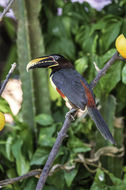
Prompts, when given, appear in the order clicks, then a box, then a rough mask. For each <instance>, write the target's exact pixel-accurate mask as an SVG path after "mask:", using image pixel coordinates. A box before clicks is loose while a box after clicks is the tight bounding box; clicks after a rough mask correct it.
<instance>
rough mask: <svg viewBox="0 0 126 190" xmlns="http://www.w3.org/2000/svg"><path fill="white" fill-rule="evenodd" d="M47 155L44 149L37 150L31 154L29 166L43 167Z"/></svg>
mask: <svg viewBox="0 0 126 190" xmlns="http://www.w3.org/2000/svg"><path fill="white" fill-rule="evenodd" d="M48 155H49V150H48V149H44V148H42V147H41V148H38V149H37V150H36V151H35V153H34V154H33V157H32V160H31V162H30V165H43V164H44V163H45V161H46V160H47V158H48Z"/></svg>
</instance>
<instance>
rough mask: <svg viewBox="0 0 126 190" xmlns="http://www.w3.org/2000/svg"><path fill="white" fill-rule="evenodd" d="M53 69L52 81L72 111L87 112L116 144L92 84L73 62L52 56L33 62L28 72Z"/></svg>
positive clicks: (100, 129) (103, 133) (111, 141)
mask: <svg viewBox="0 0 126 190" xmlns="http://www.w3.org/2000/svg"><path fill="white" fill-rule="evenodd" d="M34 68H51V70H52V71H51V74H50V80H51V83H52V85H53V86H54V87H55V89H56V91H57V92H58V93H59V94H60V95H61V97H62V98H63V99H64V100H65V101H66V102H68V103H69V104H70V105H71V107H72V109H71V111H72V110H78V109H80V110H85V108H86V107H87V110H88V114H89V116H90V117H91V119H92V120H93V121H94V123H95V125H96V127H97V129H98V130H99V131H100V133H101V135H102V136H103V137H104V138H105V139H106V140H108V141H109V142H110V143H112V144H116V142H115V140H114V138H113V136H112V134H111V132H110V130H109V128H108V126H107V124H106V122H105V121H104V119H103V117H102V115H101V113H100V112H99V110H98V109H97V107H96V103H95V96H94V94H93V91H92V88H91V86H90V84H88V82H87V81H86V80H85V78H84V77H83V76H82V75H81V74H80V73H78V72H77V71H76V70H75V69H74V65H73V64H72V62H71V61H69V60H68V59H67V58H65V57H64V56H62V55H59V54H51V55H48V56H42V57H38V58H35V59H33V60H31V61H30V62H29V63H28V64H27V67H26V70H27V71H29V70H30V69H34Z"/></svg>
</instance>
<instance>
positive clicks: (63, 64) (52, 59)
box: [26, 54, 73, 71]
mask: <svg viewBox="0 0 126 190" xmlns="http://www.w3.org/2000/svg"><path fill="white" fill-rule="evenodd" d="M72 67H73V65H72V64H71V62H70V61H69V60H67V59H66V58H65V57H63V56H62V55H59V54H52V55H49V56H43V57H39V58H36V59H33V60H31V61H30V62H29V63H28V65H27V67H26V70H27V71H29V70H30V69H34V68H52V69H61V68H72Z"/></svg>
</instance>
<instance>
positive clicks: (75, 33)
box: [0, 0, 126, 190]
mask: <svg viewBox="0 0 126 190" xmlns="http://www.w3.org/2000/svg"><path fill="white" fill-rule="evenodd" d="M59 8H61V9H62V14H60V15H59V14H58V13H59V12H58V11H59V10H61V9H59ZM13 10H14V13H15V15H16V20H12V19H11V18H7V17H6V18H4V21H3V22H2V23H1V25H0V34H1V35H0V49H1V50H0V51H1V56H0V61H1V64H0V79H1V80H4V78H5V76H6V74H7V71H8V70H9V68H10V65H11V64H12V63H13V62H14V61H16V62H17V63H18V68H17V70H16V72H15V73H14V74H13V77H15V78H18V79H21V81H22V90H23V103H22V108H21V110H20V112H19V114H18V115H17V116H14V115H13V113H12V111H11V109H10V107H9V105H8V103H7V102H6V101H5V100H4V99H3V98H0V111H2V112H3V113H10V114H11V115H12V117H13V119H14V122H13V123H12V124H8V123H7V124H6V127H5V130H4V132H3V134H2V135H1V136H0V180H2V179H6V178H12V177H16V176H20V175H23V174H25V173H27V172H28V171H30V170H32V169H36V168H40V167H42V166H43V165H44V164H45V161H46V159H47V157H48V154H49V152H50V150H51V147H52V146H53V144H54V142H55V139H56V136H57V131H59V130H60V128H61V126H62V122H63V120H64V116H65V113H66V112H67V110H68V109H67V108H66V106H65V103H64V102H63V101H62V100H61V98H60V97H59V96H58V95H57V94H56V93H55V91H53V89H52V88H51V86H50V83H49V82H48V73H47V70H44V69H43V70H42V69H39V70H35V71H34V72H33V73H32V72H30V74H29V73H26V69H25V68H26V65H27V63H28V62H29V61H30V60H31V59H32V58H35V57H37V56H42V55H47V54H52V53H59V54H62V55H64V56H66V57H68V58H69V59H70V60H71V61H72V62H73V63H74V65H75V68H76V69H77V70H78V71H79V72H80V73H81V74H82V75H83V76H84V77H85V78H86V80H87V81H88V82H91V81H92V79H93V78H94V77H95V75H96V74H97V72H96V70H95V68H94V65H93V64H92V63H93V62H96V63H97V65H98V67H99V68H102V67H103V65H104V64H105V63H106V62H107V61H108V60H109V59H110V58H111V57H112V55H113V54H114V52H115V51H116V50H115V45H114V43H115V39H116V37H117V36H118V35H119V34H120V33H123V34H124V35H125V33H126V32H125V31H126V19H125V17H126V1H125V0H120V1H112V4H110V5H108V6H106V7H105V8H104V9H103V10H102V11H100V12H98V11H96V10H95V9H93V8H91V7H90V6H89V4H87V3H82V4H80V3H78V2H75V3H72V2H71V1H62V0H55V1H52V0H51V1H50V0H46V1H41V0H36V1H30V0H27V1H25V0H22V1H20V0H17V1H15V4H14V7H13ZM38 18H39V19H38ZM125 84H126V65H125V63H122V62H119V61H118V62H116V63H115V64H114V65H113V66H112V67H111V69H110V70H109V71H108V73H107V74H106V75H105V76H104V77H103V78H102V79H101V80H100V81H99V83H98V85H97V86H96V88H95V89H94V92H95V95H96V97H97V98H96V100H97V104H98V106H99V105H100V107H101V112H102V115H103V117H104V118H105V121H106V122H107V123H108V125H109V127H110V130H111V132H112V134H113V135H114V137H115V140H116V142H117V147H118V148H119V150H121V152H120V154H119V152H116V151H115V153H118V154H109V156H102V157H100V158H99V159H98V160H97V162H94V161H92V162H91V164H88V163H87V162H86V161H85V160H84V158H85V157H86V158H90V157H92V158H94V157H96V158H97V157H98V154H95V152H96V151H98V150H99V149H100V148H103V147H105V146H106V147H108V146H110V144H109V143H108V142H106V141H105V140H104V139H103V138H102V137H101V135H100V134H99V132H98V131H97V130H96V127H95V126H94V123H93V122H92V121H91V120H90V118H89V117H88V116H87V117H86V118H84V119H83V118H81V119H77V120H76V121H75V122H73V123H72V125H71V128H70V129H69V131H68V138H66V139H65V140H64V142H63V145H62V147H61V148H60V151H59V153H58V155H57V157H56V160H55V162H54V165H56V164H60V165H61V166H62V167H60V168H59V169H58V170H57V171H56V172H55V173H54V174H53V175H52V176H50V177H49V178H48V180H47V182H46V185H45V188H44V189H45V190H66V189H69V190H73V189H74V190H84V189H85V190H86V189H91V190H101V189H106V190H107V189H111V190H113V189H114V190H115V189H120V190H121V189H125V187H126V174H125V172H126V166H125V164H126V162H125V154H124V149H125V146H126V144H125V128H124V126H125V120H126V115H125V112H126V98H125V94H126V85H125ZM123 146H124V149H123V148H122V147H123ZM121 148H122V149H121ZM107 150H108V149H107ZM112 150H113V149H112ZM102 151H103V152H105V150H104V149H102ZM108 151H109V150H108ZM97 153H98V152H97ZM118 156H119V157H118ZM82 158H83V159H82ZM81 162H82V163H81ZM85 162H86V163H85ZM36 183H37V178H34V177H33V178H29V179H26V180H23V181H21V182H18V183H15V184H13V185H9V186H8V187H5V188H3V189H6V190H7V189H10V190H11V189H13V190H19V189H20V190H21V189H23V190H26V189H27V190H34V189H35V186H36Z"/></svg>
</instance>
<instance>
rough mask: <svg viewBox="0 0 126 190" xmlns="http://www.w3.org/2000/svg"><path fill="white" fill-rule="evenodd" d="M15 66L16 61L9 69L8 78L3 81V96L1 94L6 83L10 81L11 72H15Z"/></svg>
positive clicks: (0, 90) (0, 89)
mask: <svg viewBox="0 0 126 190" xmlns="http://www.w3.org/2000/svg"><path fill="white" fill-rule="evenodd" d="M15 67H16V63H13V64H12V65H11V68H10V70H9V72H8V74H7V76H6V79H5V80H4V82H3V83H2V86H1V88H0V96H1V94H2V92H3V90H4V88H5V86H6V84H7V82H8V80H9V78H10V76H11V74H12V73H13V71H14V69H15Z"/></svg>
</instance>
